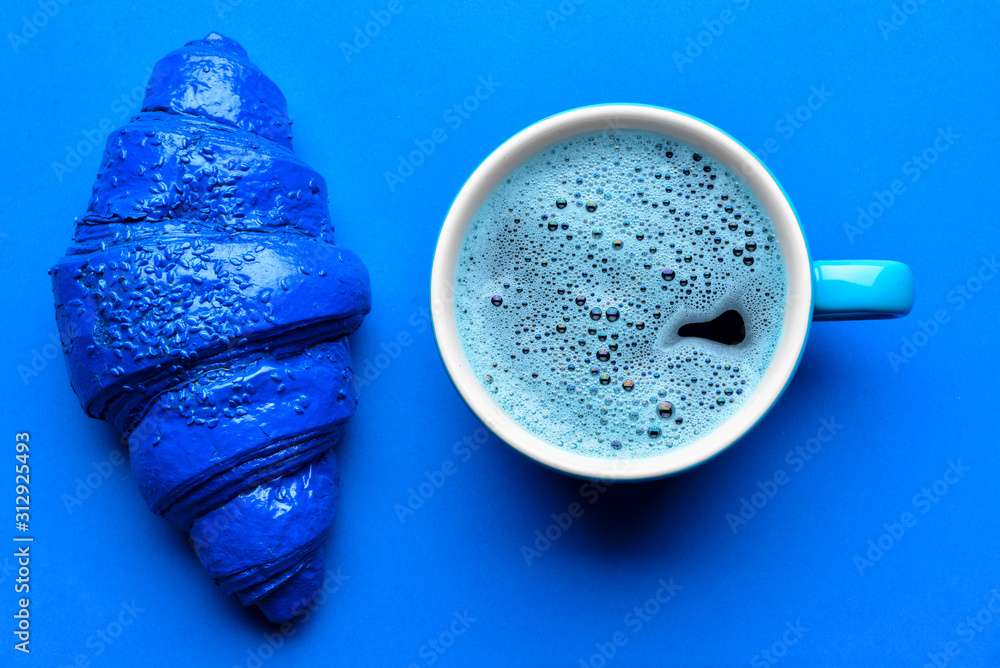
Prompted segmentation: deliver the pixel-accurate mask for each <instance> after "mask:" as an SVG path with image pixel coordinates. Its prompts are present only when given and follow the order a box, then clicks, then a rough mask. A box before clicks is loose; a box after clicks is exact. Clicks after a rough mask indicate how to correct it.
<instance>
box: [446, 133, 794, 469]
mask: <svg viewBox="0 0 1000 668" xmlns="http://www.w3.org/2000/svg"><path fill="white" fill-rule="evenodd" d="M455 286H456V287H455V308H456V320H457V323H458V328H459V332H460V337H461V339H462V346H463V349H464V352H465V356H466V358H467V359H468V360H469V362H470V365H471V366H472V369H473V371H474V372H475V374H476V376H477V378H479V381H480V382H481V383H482V384H483V386H484V387H485V388H486V389H487V390H488V391H490V392H491V393H492V394H491V396H492V398H493V399H494V400H495V401H496V403H497V404H498V405H499V406H500V407H501V408H502V409H503V410H504V411H506V412H507V413H508V414H509V415H511V416H512V417H513V418H514V419H515V420H516V421H517V422H518V423H520V424H521V425H522V426H523V427H524V428H525V429H527V430H528V431H530V432H532V433H534V434H536V435H537V436H539V437H540V438H541V439H543V440H545V441H547V442H549V443H551V444H553V446H555V447H562V448H567V449H571V450H574V451H577V452H579V453H581V454H587V455H592V456H596V457H605V458H611V459H628V458H640V457H649V456H653V455H657V454H661V453H663V452H664V451H666V450H668V449H671V448H677V447H683V446H684V445H686V444H688V443H691V442H692V441H694V440H697V439H698V438H700V437H702V436H704V435H706V434H708V433H710V432H711V431H712V430H713V429H715V428H717V427H718V426H719V425H720V424H721V423H722V422H724V421H725V420H726V419H727V418H729V417H730V416H732V415H733V414H734V413H735V412H736V411H737V410H738V409H739V407H740V406H741V405H742V404H743V403H744V402H745V401H746V399H747V398H748V397H749V395H751V394H752V393H753V392H754V390H755V389H756V387H757V385H758V383H759V381H760V378H761V377H762V375H763V373H764V371H765V370H766V368H767V366H768V364H769V362H770V360H771V357H772V356H773V353H774V350H775V348H776V345H777V341H778V339H779V337H780V335H781V329H782V325H783V319H784V317H783V311H784V304H785V295H786V289H787V279H786V273H785V267H784V261H783V259H782V255H781V249H780V247H779V243H778V240H777V238H776V237H775V236H774V234H773V230H772V224H771V221H770V219H769V218H768V217H767V215H766V214H765V213H764V211H763V209H762V208H761V207H760V204H759V203H758V202H757V200H756V198H755V197H754V195H753V193H752V192H751V191H750V190H749V188H748V187H747V186H746V184H745V183H744V182H743V181H742V180H741V179H740V178H739V177H738V176H737V175H736V174H733V173H730V172H729V171H728V170H727V169H726V168H725V167H723V166H722V165H721V164H719V163H718V162H717V161H715V160H714V159H713V158H712V156H710V155H706V154H699V153H697V152H696V151H694V150H693V149H692V148H691V147H690V146H687V145H685V144H683V143H680V142H677V141H674V140H671V139H669V138H666V137H663V136H660V135H655V134H651V133H647V132H641V131H622V132H613V133H595V134H587V135H581V136H578V137H574V138H572V139H570V140H567V141H564V142H562V143H560V144H558V145H556V146H554V147H552V148H549V149H546V150H545V151H544V152H542V153H539V154H537V155H535V156H534V157H532V158H530V159H529V160H528V161H526V162H525V163H523V164H521V165H519V166H518V167H516V168H515V169H514V170H513V171H511V172H510V173H509V175H508V177H507V178H506V179H505V180H504V181H503V182H502V183H501V184H500V185H499V186H498V187H497V188H496V189H495V190H494V191H493V192H492V193H491V194H490V196H489V197H488V198H487V199H486V201H485V202H484V204H483V205H482V207H481V208H480V210H479V211H478V212H477V214H476V216H475V217H474V219H473V221H472V222H471V224H470V225H469V228H468V231H467V232H466V236H465V239H464V241H463V245H462V250H461V255H460V257H459V261H458V267H457V270H456V276H455ZM727 311H736V312H737V313H739V314H740V316H742V319H743V322H744V323H745V330H746V331H745V337H743V338H742V340H741V341H740V343H738V344H736V345H726V344H723V343H717V342H715V341H711V340H708V339H704V338H694V337H687V336H685V337H682V336H680V335H679V334H678V330H679V329H680V328H681V326H683V325H685V324H689V323H693V322H707V321H711V320H713V319H714V318H716V317H718V316H720V315H722V314H723V313H726V312H727Z"/></svg>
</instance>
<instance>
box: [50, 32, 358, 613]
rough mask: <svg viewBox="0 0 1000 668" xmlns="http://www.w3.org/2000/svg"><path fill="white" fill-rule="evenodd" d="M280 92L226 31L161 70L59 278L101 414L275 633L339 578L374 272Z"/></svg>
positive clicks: (75, 372)
mask: <svg viewBox="0 0 1000 668" xmlns="http://www.w3.org/2000/svg"><path fill="white" fill-rule="evenodd" d="M290 125H291V121H290V120H289V118H288V114H287V110H286V105H285V99H284V97H283V96H282V94H281V92H280V91H279V90H278V87H277V86H276V85H275V84H274V82H272V81H271V80H270V79H268V78H267V77H266V76H265V75H264V74H263V73H262V72H261V71H260V70H259V69H258V68H257V67H256V66H255V65H253V63H251V62H250V60H249V59H248V57H247V54H246V52H245V51H244V50H243V48H242V47H241V46H240V45H239V44H237V43H236V42H234V41H232V40H230V39H227V38H225V37H223V36H221V35H219V34H217V33H211V34H209V35H208V36H207V37H205V38H204V39H202V40H196V41H193V42H189V43H188V44H186V45H185V46H184V47H183V48H181V49H179V50H177V51H174V52H173V53H171V54H168V55H167V56H166V57H164V58H163V59H162V60H160V61H159V63H157V65H156V67H155V69H154V71H153V73H152V75H151V76H150V80H149V84H148V86H147V89H146V96H145V99H144V101H143V107H142V111H141V113H140V114H139V115H138V116H136V117H135V118H133V119H132V120H131V121H130V122H129V123H128V124H126V125H125V126H124V127H122V128H121V129H120V130H119V131H118V132H117V133H112V134H111V135H110V136H109V138H108V141H107V146H106V149H105V152H104V155H103V158H102V163H101V168H100V170H99V172H98V175H97V179H96V181H95V185H94V190H93V195H92V197H91V200H90V204H89V206H88V210H87V213H86V214H85V215H84V216H83V217H82V218H80V219H78V220H77V223H76V229H75V234H74V244H73V245H72V246H71V247H70V248H69V250H68V251H67V253H66V255H65V256H64V257H63V258H62V259H61V260H60V261H59V262H58V263H57V264H56V266H55V267H53V268H52V269H51V270H50V274H51V276H52V284H53V293H54V297H55V305H56V320H57V323H58V325H59V330H60V338H61V340H62V344H63V350H64V353H65V354H66V356H67V360H68V366H69V370H70V377H71V381H72V384H73V388H74V390H75V391H76V393H77V395H78V397H79V399H80V402H81V404H82V405H83V407H84V409H85V410H86V411H87V413H88V414H89V415H91V416H92V417H96V418H100V419H103V420H106V421H107V422H109V423H110V424H112V425H113V426H114V427H115V428H116V429H118V431H119V432H120V433H121V434H122V435H123V437H124V438H127V443H128V450H129V457H130V464H131V467H132V471H133V474H134V476H135V479H136V483H137V484H138V486H139V489H140V491H141V493H142V496H143V498H144V500H145V501H146V504H147V506H148V507H149V508H150V510H152V511H153V512H155V513H157V514H159V515H162V516H163V517H165V518H166V519H167V520H169V521H170V522H171V523H172V524H173V525H174V526H176V527H177V528H179V529H181V530H183V531H186V532H188V533H189V534H190V539H191V543H192V545H193V546H194V548H195V551H196V553H197V555H198V558H199V560H200V561H201V564H202V567H203V568H204V570H205V571H206V573H207V574H208V575H209V576H210V577H211V578H213V579H214V580H215V581H216V582H218V583H219V585H220V586H221V587H222V588H223V589H224V590H225V591H226V592H227V593H230V594H233V595H235V596H237V597H238V598H239V599H240V601H241V602H242V603H243V604H244V605H250V604H254V605H256V606H258V607H259V608H260V609H261V610H262V611H263V612H264V614H265V615H266V616H267V617H268V618H269V619H270V620H272V621H274V622H284V621H287V620H290V619H292V618H294V617H295V616H296V615H297V614H299V613H300V612H301V611H302V610H303V609H304V608H305V607H306V606H307V605H309V603H310V602H311V601H312V600H313V598H314V596H315V594H316V592H317V590H318V589H319V588H320V586H321V585H322V583H323V578H324V574H325V569H324V565H323V564H324V541H325V538H326V536H327V533H328V530H329V527H330V524H331V522H332V520H333V516H334V513H335V511H336V504H337V497H338V493H339V470H338V467H337V461H336V457H335V455H334V453H333V450H332V448H333V446H334V445H335V444H336V442H337V441H338V440H339V438H340V435H341V432H342V430H343V427H344V425H345V424H346V423H347V421H348V420H350V419H351V417H352V416H353V415H354V411H355V406H356V404H357V397H356V394H355V389H354V383H353V369H352V364H351V357H350V350H349V347H348V342H347V336H348V335H349V334H350V333H352V332H353V331H354V330H356V329H357V328H358V326H360V324H361V321H362V320H363V318H364V316H365V315H366V314H367V313H368V312H369V311H370V309H371V292H370V287H369V279H368V272H367V269H365V267H364V265H363V264H362V263H361V261H360V260H359V259H358V258H357V256H355V255H354V254H353V253H351V252H350V251H348V250H347V249H345V248H342V247H339V246H336V245H334V238H333V226H332V224H331V222H330V218H329V208H328V195H327V190H326V184H325V182H324V180H323V178H322V177H321V176H320V175H319V174H317V173H316V172H315V171H313V170H312V169H310V168H309V167H308V166H307V165H305V164H304V163H303V162H302V161H301V160H299V159H298V158H297V157H296V156H295V154H294V152H293V150H292V143H291V141H292V137H291V128H290Z"/></svg>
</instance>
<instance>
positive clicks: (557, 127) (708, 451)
mask: <svg viewBox="0 0 1000 668" xmlns="http://www.w3.org/2000/svg"><path fill="white" fill-rule="evenodd" d="M616 130H643V131H647V132H653V133H657V134H662V135H665V136H667V137H668V138H671V139H674V140H677V141H681V142H684V143H687V144H689V145H691V146H693V147H695V148H697V149H699V150H700V151H703V152H705V153H707V154H709V155H711V156H712V157H713V158H714V159H715V160H717V161H719V162H720V163H722V164H724V165H725V166H726V167H727V168H728V169H729V170H730V171H732V172H735V173H736V174H738V175H739V177H740V178H742V179H743V181H744V182H745V183H746V184H747V186H749V187H750V189H751V190H752V191H753V193H754V195H755V196H756V197H757V200H758V202H759V204H760V205H761V206H762V207H763V209H764V210H765V211H766V213H767V214H768V216H769V217H770V218H771V222H772V228H773V230H774V232H775V234H777V236H778V239H779V242H780V244H781V247H782V249H783V251H784V255H785V266H786V274H787V278H788V289H787V292H786V302H785V318H784V323H783V326H782V332H781V336H780V337H779V340H778V345H777V347H776V349H775V352H774V354H773V356H772V360H771V363H770V365H769V366H768V368H767V370H766V371H765V373H764V375H763V377H762V378H761V380H760V382H759V384H758V386H757V388H756V390H755V391H754V392H753V393H752V394H751V395H750V396H749V397H748V399H747V401H746V403H744V405H743V406H742V407H741V408H740V409H739V410H737V412H736V413H734V414H733V415H732V416H730V418H729V419H727V420H726V421H725V422H723V423H722V424H720V425H719V426H718V427H716V428H715V429H713V430H712V431H710V432H709V433H707V434H705V435H704V436H701V437H700V438H699V439H698V440H696V441H694V442H692V443H689V444H687V445H684V446H680V447H678V448H675V449H671V450H668V451H666V452H664V453H662V454H659V455H655V456H652V457H644V458H636V459H624V458H623V459H607V458H603V457H593V456H588V455H583V454H579V453H576V452H573V451H571V450H567V449H565V448H562V447H560V446H557V445H554V444H551V443H548V442H546V441H544V440H543V439H541V438H539V437H538V436H536V435H534V434H532V433H530V432H529V431H528V430H527V429H525V428H524V427H522V426H521V425H519V424H518V423H517V422H515V421H514V420H513V419H512V418H511V417H510V416H509V415H507V414H506V413H505V412H504V411H503V410H502V409H501V408H500V407H499V405H497V404H496V403H495V402H494V401H493V399H492V397H491V396H490V395H489V393H488V392H487V391H486V389H485V388H484V387H483V386H482V384H481V383H480V382H479V380H478V379H477V378H476V377H475V375H474V374H473V372H472V370H471V366H470V364H469V363H468V361H467V360H466V358H465V354H464V351H463V348H462V343H461V340H460V338H459V335H458V328H457V323H456V318H455V309H454V292H453V283H454V276H455V271H456V268H457V264H458V254H459V252H460V250H461V246H462V243H463V241H464V238H465V232H466V230H467V228H468V225H469V223H470V222H471V220H472V219H473V218H474V217H475V214H476V213H477V211H478V210H479V208H480V206H481V205H482V203H483V202H484V201H485V199H486V197H488V196H489V194H490V193H491V192H492V191H493V190H494V188H495V187H496V186H497V185H498V184H499V182H500V181H501V180H502V179H503V178H505V177H506V175H507V174H509V173H510V172H511V171H512V170H514V169H516V168H517V167H518V166H519V165H520V164H522V163H523V162H524V161H525V160H526V159H528V158H530V157H531V156H533V155H535V154H537V153H539V152H540V151H542V150H544V149H545V148H547V147H549V146H552V145H554V144H557V143H558V142H560V141H563V140H565V139H568V138H570V137H573V136H577V135H580V134H587V133H591V132H595V131H598V132H599V131H616ZM430 287H431V295H430V296H431V307H432V308H431V316H432V321H433V325H434V336H435V340H436V343H437V346H438V352H439V353H440V356H441V359H442V361H443V363H444V366H445V369H446V370H447V372H448V375H449V377H450V378H451V381H452V383H453V384H454V386H455V389H456V390H457V391H458V393H459V395H460V396H461V397H462V399H463V400H464V401H465V403H466V404H467V405H468V406H469V408H470V409H471V410H472V411H473V413H475V414H476V415H477V417H479V419H480V420H481V421H482V422H483V423H484V424H486V426H487V427H489V429H490V430H491V431H492V432H493V433H494V434H496V435H497V436H498V437H499V438H500V439H502V440H503V441H505V442H506V443H507V444H508V445H510V446H511V447H513V448H514V449H515V450H518V451H519V452H521V453H522V454H524V455H526V456H528V457H530V458H531V459H534V460H535V461H537V462H539V463H540V464H543V465H545V466H547V467H549V468H552V469H555V470H557V471H561V472H563V473H567V474H570V475H574V476H577V477H581V478H594V479H603V480H648V479H653V478H659V477H664V476H668V475H674V474H677V473H680V472H682V471H685V470H687V469H689V468H691V467H693V466H697V465H699V464H702V463H704V462H706V461H708V460H709V459H711V458H712V457H714V456H716V455H717V454H719V453H720V452H722V451H723V450H725V449H726V448H728V447H729V446H731V445H732V444H733V443H735V442H736V441H738V440H739V439H740V438H742V437H743V436H744V435H745V434H746V433H747V432H748V431H750V429H752V428H753V427H754V425H756V424H757V423H758V422H759V421H760V420H761V418H763V417H764V415H765V414H766V413H767V412H768V410H770V408H771V407H772V406H773V405H774V403H775V402H776V401H777V400H778V398H779V397H780V396H781V394H782V392H784V390H785V388H786V387H787V386H788V383H789V381H790V380H791V377H792V375H794V373H795V369H796V368H797V367H798V364H799V361H800V360H801V357H802V351H803V349H804V347H805V342H806V339H807V338H808V334H809V327H810V323H811V320H812V297H813V295H812V272H811V265H810V259H809V250H808V247H807V244H806V240H805V235H804V233H803V231H802V227H801V225H800V223H799V219H798V216H797V214H796V212H795V209H794V207H793V206H792V204H791V201H790V200H789V198H788V196H787V194H786V193H785V191H784V189H783V188H782V187H781V185H780V184H779V183H778V181H777V179H776V178H775V177H774V175H773V174H771V172H770V170H768V169H767V167H766V166H765V165H764V164H763V163H762V162H760V160H758V159H757V157H756V156H754V155H753V153H751V152H750V151H749V150H748V149H747V148H746V147H745V146H743V145H742V144H741V143H740V142H739V141H737V140H736V139H735V138H733V137H732V136H730V135H729V134H728V133H726V132H724V131H723V130H720V129H719V128H717V127H715V126H714V125H712V124H710V123H708V122H706V121H703V120H701V119H699V118H695V117H694V116H690V115H688V114H685V113H683V112H679V111H675V110H672V109H666V108H663V107H656V106H652V105H645V104H620V103H616V104H601V105H593V106H587V107H580V108H576V109H571V110H568V111H564V112H561V113H558V114H555V115H553V116H549V117H548V118H545V119H543V120H541V121H538V122H537V123H534V124H532V125H530V126H528V127H527V128H525V129H523V130H521V131H520V132H518V133H516V134H515V135H513V136H512V137H511V138H510V139H508V140H507V141H505V142H504V143H503V144H501V145H500V146H499V147H498V148H497V149H495V150H494V151H493V152H492V153H491V154H490V155H489V156H488V157H487V158H486V159H485V160H484V161H483V162H482V163H481V164H480V165H479V166H478V167H477V168H476V170H475V171H474V172H473V173H472V175H471V176H470V177H469V178H468V179H467V180H466V182H465V184H464V185H463V186H462V188H461V190H460V191H459V193H458V195H457V196H456V197H455V200H454V201H453V202H452V205H451V208H450V209H449V211H448V214H447V216H446V217H445V221H444V224H443V226H442V229H441V234H440V236H439V238H438V244H437V248H436V250H435V254H434V263H433V267H432V270H431V286H430Z"/></svg>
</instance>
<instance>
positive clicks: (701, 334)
mask: <svg viewBox="0 0 1000 668" xmlns="http://www.w3.org/2000/svg"><path fill="white" fill-rule="evenodd" d="M677 335H678V336H696V337H698V338H699V339H708V340H709V341H715V342H716V343H724V344H726V345H728V346H735V345H736V344H737V343H742V342H743V339H745V338H747V327H746V323H745V322H743V316H741V315H740V314H739V312H737V311H733V310H729V311H726V312H725V313H723V314H722V315H720V316H719V317H717V318H715V319H714V320H709V321H708V322H689V323H688V324H686V325H683V326H682V327H681V328H680V329H678V330H677Z"/></svg>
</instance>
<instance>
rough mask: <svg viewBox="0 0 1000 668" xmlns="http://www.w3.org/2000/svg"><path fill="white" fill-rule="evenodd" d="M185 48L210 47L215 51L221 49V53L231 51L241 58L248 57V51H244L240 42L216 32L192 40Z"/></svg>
mask: <svg viewBox="0 0 1000 668" xmlns="http://www.w3.org/2000/svg"><path fill="white" fill-rule="evenodd" d="M184 46H185V47H190V46H200V47H210V48H214V49H219V50H221V51H229V52H230V53H234V54H236V55H238V56H240V57H241V58H246V57H247V51H246V49H244V48H243V46H242V45H240V43H239V42H237V41H236V40H234V39H231V38H229V37H226V36H225V35H223V34H222V33H220V32H218V31H216V30H213V31H211V32H210V33H208V34H207V35H205V36H204V37H203V38H202V39H196V40H192V41H190V42H188V43H187V44H185V45H184Z"/></svg>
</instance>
